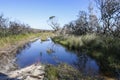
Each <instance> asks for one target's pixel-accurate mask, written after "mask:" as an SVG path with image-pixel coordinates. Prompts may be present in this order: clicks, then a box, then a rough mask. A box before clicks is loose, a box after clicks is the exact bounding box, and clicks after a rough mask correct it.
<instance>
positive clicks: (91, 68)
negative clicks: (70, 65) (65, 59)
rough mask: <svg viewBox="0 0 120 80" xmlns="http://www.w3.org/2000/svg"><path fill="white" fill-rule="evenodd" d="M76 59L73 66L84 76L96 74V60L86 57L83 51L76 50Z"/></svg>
mask: <svg viewBox="0 0 120 80" xmlns="http://www.w3.org/2000/svg"><path fill="white" fill-rule="evenodd" d="M76 54H77V56H78V59H77V61H76V62H74V66H75V67H76V68H77V69H78V70H79V71H80V72H82V73H83V75H84V76H86V75H90V76H93V75H98V73H99V67H98V65H97V64H96V62H95V61H94V60H93V59H91V58H90V57H88V56H87V55H86V54H85V53H81V52H77V53H76Z"/></svg>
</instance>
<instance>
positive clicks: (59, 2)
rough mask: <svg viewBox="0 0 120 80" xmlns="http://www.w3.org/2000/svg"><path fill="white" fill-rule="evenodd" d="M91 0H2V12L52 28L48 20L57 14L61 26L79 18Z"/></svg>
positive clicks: (26, 21)
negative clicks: (79, 13)
mask: <svg viewBox="0 0 120 80" xmlns="http://www.w3.org/2000/svg"><path fill="white" fill-rule="evenodd" d="M88 6H89V0H0V14H1V13H2V14H4V16H5V17H8V18H9V19H10V20H13V21H14V20H19V21H21V22H24V23H27V24H29V25H30V26H31V27H32V28H36V29H52V28H51V27H50V26H49V25H48V23H47V20H48V19H49V17H50V16H56V17H57V19H58V22H59V23H60V26H61V27H62V26H63V25H64V24H67V23H69V22H70V21H72V20H75V19H76V18H77V14H78V12H79V11H81V10H84V11H88Z"/></svg>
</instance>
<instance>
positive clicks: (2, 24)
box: [0, 14, 50, 38]
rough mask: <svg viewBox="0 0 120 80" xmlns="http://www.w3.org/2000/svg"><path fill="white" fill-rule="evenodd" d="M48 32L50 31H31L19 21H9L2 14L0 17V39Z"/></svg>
mask: <svg viewBox="0 0 120 80" xmlns="http://www.w3.org/2000/svg"><path fill="white" fill-rule="evenodd" d="M46 31H47V32H48V31H50V30H41V29H33V28H31V27H30V26H29V25H28V24H25V23H21V22H20V21H10V20H9V19H8V18H5V17H4V16H3V14H1V15H0V37H1V38H2V37H7V36H10V35H19V34H27V33H38V32H46Z"/></svg>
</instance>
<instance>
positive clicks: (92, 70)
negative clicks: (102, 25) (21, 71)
mask: <svg viewBox="0 0 120 80" xmlns="http://www.w3.org/2000/svg"><path fill="white" fill-rule="evenodd" d="M16 58H17V60H16V63H17V64H18V65H19V66H20V67H21V68H23V67H26V66H28V65H31V64H33V63H36V62H41V63H43V64H53V65H58V64H59V63H67V64H69V65H72V66H74V67H75V68H77V69H78V70H80V71H82V72H83V73H85V74H98V72H99V66H98V65H97V63H96V61H95V60H93V59H91V58H90V57H89V56H87V55H86V54H84V53H81V52H71V51H69V50H66V48H64V47H63V46H61V45H59V44H55V43H54V42H52V41H51V39H48V40H47V41H44V42H41V41H40V40H37V41H35V42H33V43H30V44H29V45H27V46H26V47H25V48H24V49H23V50H22V51H20V52H19V54H18V55H17V56H16Z"/></svg>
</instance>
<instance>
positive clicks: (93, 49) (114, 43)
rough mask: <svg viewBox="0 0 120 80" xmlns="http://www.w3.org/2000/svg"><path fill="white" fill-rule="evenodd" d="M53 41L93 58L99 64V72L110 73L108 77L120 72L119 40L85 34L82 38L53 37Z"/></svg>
mask: <svg viewBox="0 0 120 80" xmlns="http://www.w3.org/2000/svg"><path fill="white" fill-rule="evenodd" d="M53 41H54V42H57V43H60V44H62V45H64V46H66V47H67V48H68V49H71V50H77V51H79V50H80V51H85V52H86V53H87V54H88V55H90V56H91V57H93V58H95V59H96V60H97V61H98V63H99V64H100V66H101V70H102V71H104V72H105V73H110V74H109V75H116V74H115V72H116V70H120V59H119V56H120V53H119V52H120V39H119V38H113V37H106V36H103V35H96V34H87V35H82V36H74V35H72V36H67V37H63V36H60V37H54V38H53ZM110 70H111V71H110Z"/></svg>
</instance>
